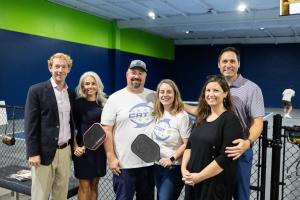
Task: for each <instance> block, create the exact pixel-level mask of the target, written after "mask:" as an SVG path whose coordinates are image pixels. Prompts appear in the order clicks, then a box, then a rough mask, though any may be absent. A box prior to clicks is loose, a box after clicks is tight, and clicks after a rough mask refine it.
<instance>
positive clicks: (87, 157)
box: [73, 98, 106, 179]
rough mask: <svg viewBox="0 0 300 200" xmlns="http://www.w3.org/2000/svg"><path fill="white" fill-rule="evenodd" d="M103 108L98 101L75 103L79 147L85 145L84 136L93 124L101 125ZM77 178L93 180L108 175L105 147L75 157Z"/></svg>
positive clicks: (83, 100) (78, 101) (81, 99)
mask: <svg viewBox="0 0 300 200" xmlns="http://www.w3.org/2000/svg"><path fill="white" fill-rule="evenodd" d="M101 113H102V107H101V106H100V105H98V104H97V103H96V101H87V100H86V99H84V98H80V99H77V100H76V101H75V103H74V120H75V124H76V129H77V135H76V140H77V144H78V146H82V145H83V141H82V135H83V133H84V132H85V131H86V130H87V129H88V128H89V127H90V126H92V124H93V123H96V122H98V123H100V121H101ZM73 160H74V171H75V176H76V177H77V178H79V179H92V178H95V177H102V176H105V174H106V156H105V151H104V147H103V145H101V146H100V147H99V148H98V149H97V150H95V151H93V150H89V149H86V152H85V153H84V154H83V155H82V156H80V157H77V156H75V155H73Z"/></svg>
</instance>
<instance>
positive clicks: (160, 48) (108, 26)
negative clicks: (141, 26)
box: [0, 0, 174, 59]
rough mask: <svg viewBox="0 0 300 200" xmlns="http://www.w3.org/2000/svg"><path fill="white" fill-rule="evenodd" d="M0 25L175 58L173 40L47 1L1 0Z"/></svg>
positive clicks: (31, 32) (24, 31)
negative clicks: (123, 27)
mask: <svg viewBox="0 0 300 200" xmlns="http://www.w3.org/2000/svg"><path fill="white" fill-rule="evenodd" d="M0 28H1V29H5V30H12V31H17V32H22V33H28V34H33V35H38V36H44V37H49V38H54V39H60V40H65V41H70V42H77V43H82V44H87V45H92V46H98V47H104V48H110V49H115V48H116V49H119V50H121V51H127V52H131V53H137V54H142V55H146V56H152V57H158V58H163V59H174V44H173V41H172V40H169V39H164V38H161V37H158V36H154V35H151V34H148V33H144V32H142V31H138V30H119V29H118V28H117V26H116V23H115V22H114V21H109V20H105V19H102V18H99V17H95V16H92V15H89V14H86V13H83V12H80V11H76V10H73V9H71V8H67V7H64V6H61V5H58V4H54V3H51V2H48V1H46V0H14V1H11V0H0ZM137 36H138V37H137ZM133 41H135V42H134V43H133Z"/></svg>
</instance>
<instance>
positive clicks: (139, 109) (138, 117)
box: [129, 103, 153, 128]
mask: <svg viewBox="0 0 300 200" xmlns="http://www.w3.org/2000/svg"><path fill="white" fill-rule="evenodd" d="M152 111H153V108H152V107H151V106H149V105H147V103H140V104H137V105H135V106H134V107H133V108H131V109H130V110H129V119H130V121H132V122H133V123H135V124H136V127H135V128H143V127H146V126H148V125H149V124H151V122H152V121H153V116H152Z"/></svg>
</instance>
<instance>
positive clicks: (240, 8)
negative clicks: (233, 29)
mask: <svg viewBox="0 0 300 200" xmlns="http://www.w3.org/2000/svg"><path fill="white" fill-rule="evenodd" d="M237 9H238V11H240V12H245V11H246V10H247V6H246V4H243V3H242V4H240V5H239V6H238V7H237Z"/></svg>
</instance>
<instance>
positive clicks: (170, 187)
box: [152, 79, 191, 200]
mask: <svg viewBox="0 0 300 200" xmlns="http://www.w3.org/2000/svg"><path fill="white" fill-rule="evenodd" d="M154 118H155V128H154V132H153V135H152V137H153V140H154V141H155V142H156V143H157V144H158V145H159V146H160V157H161V159H160V160H159V161H158V162H156V163H155V165H154V180H155V186H156V188H157V192H158V196H159V199H160V200H174V199H178V197H179V195H180V193H181V190H182V188H183V185H184V184H183V181H182V180H181V178H182V176H181V171H180V167H181V158H182V155H183V152H184V150H185V146H186V143H187V140H188V137H189V135H190V131H191V123H190V120H189V116H188V114H187V113H186V112H185V111H184V110H183V102H182V100H181V97H180V93H179V90H178V87H177V86H176V84H175V83H174V82H173V81H172V80H170V79H164V80H162V81H161V82H160V83H159V84H158V86H157V92H156V101H155V106H154Z"/></svg>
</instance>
